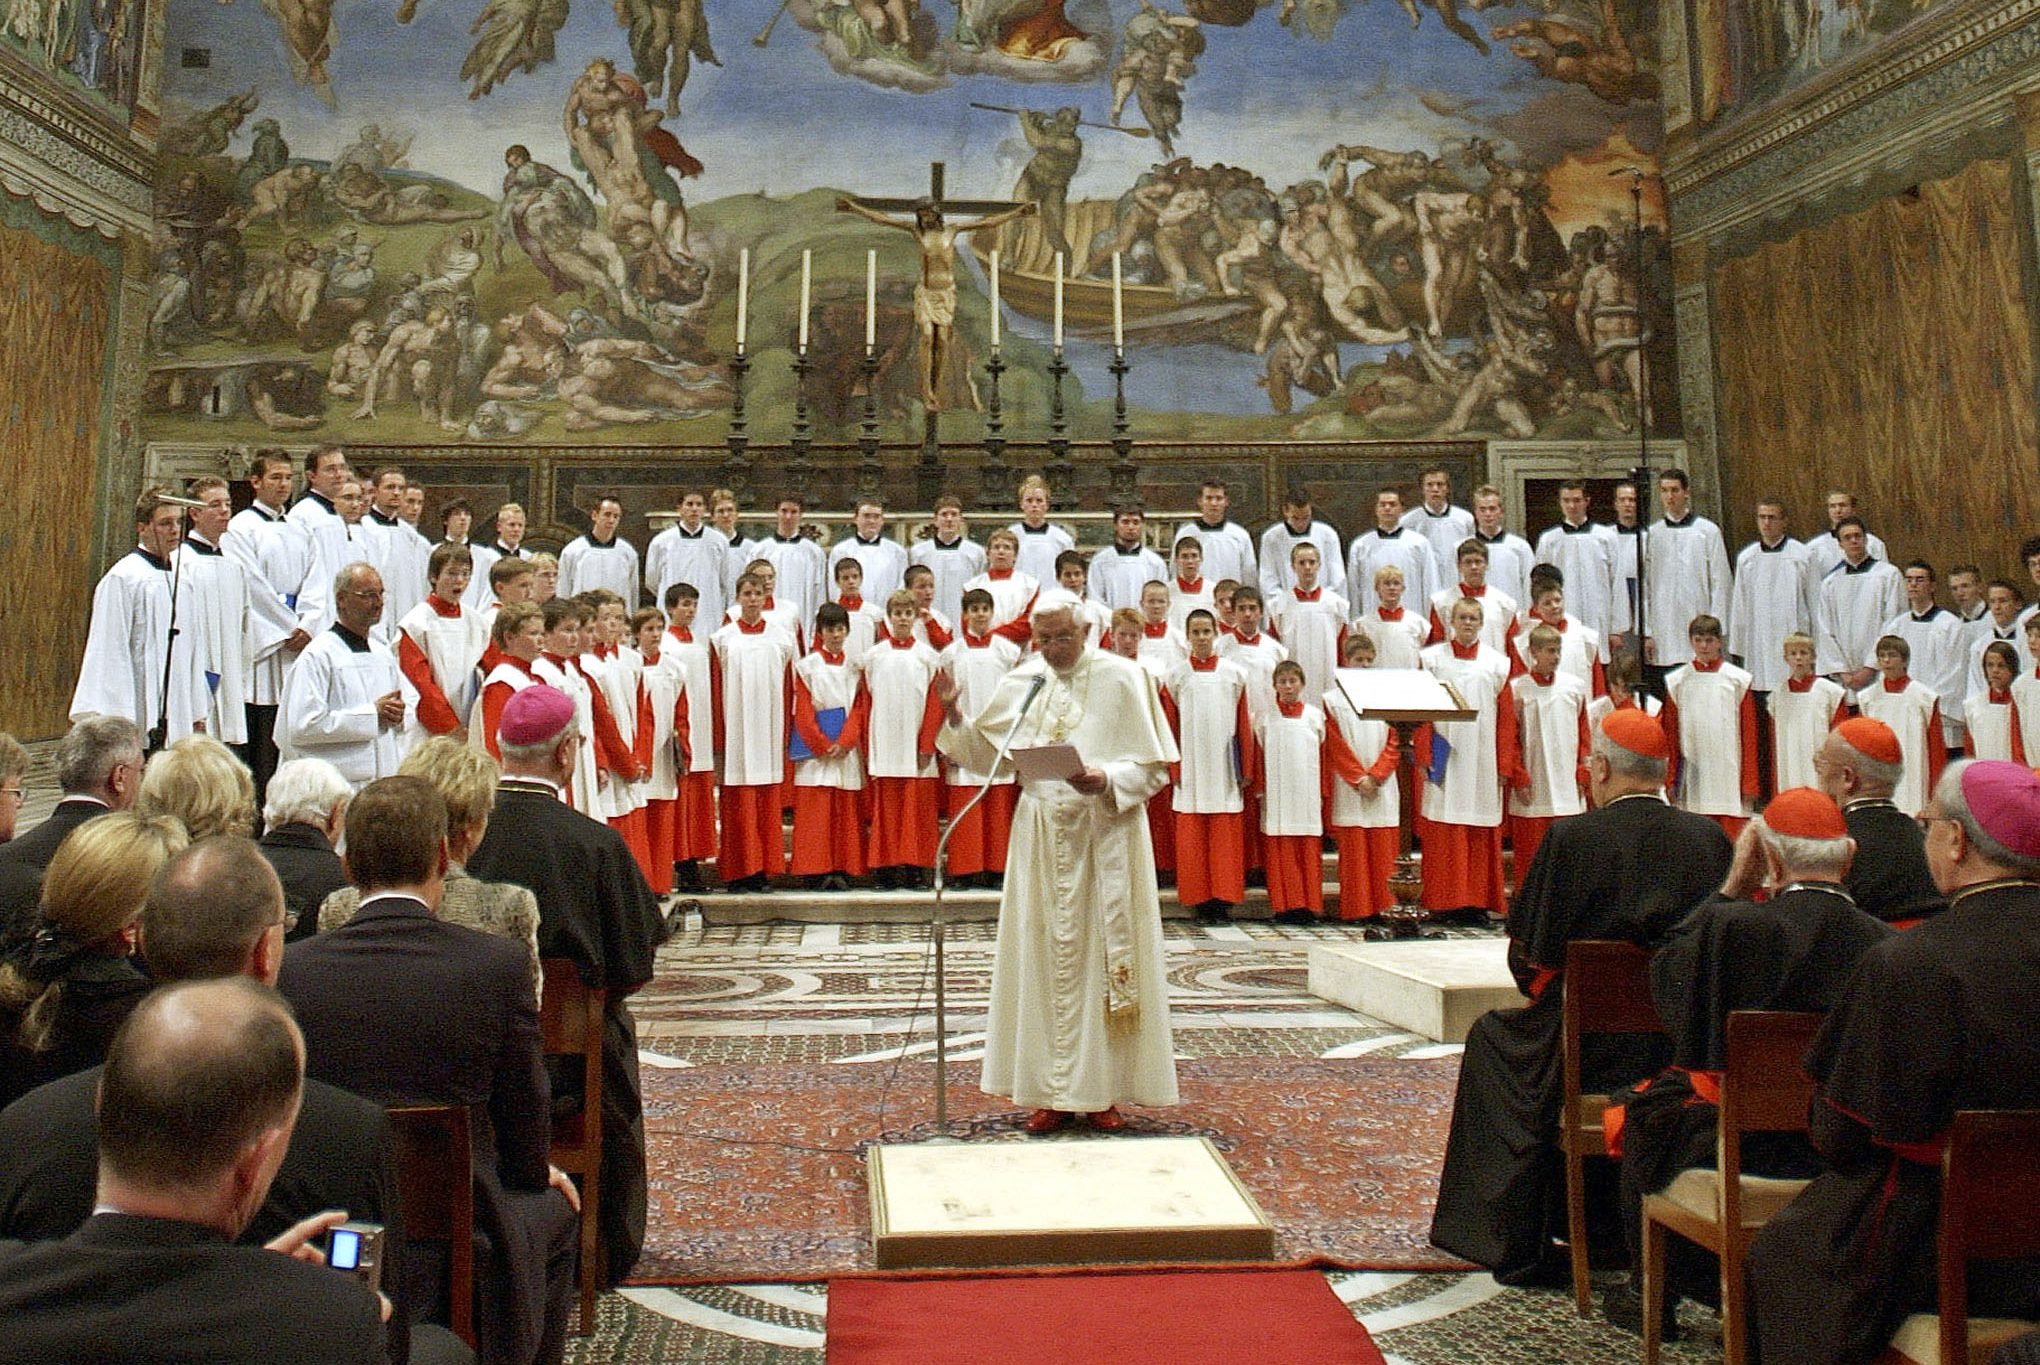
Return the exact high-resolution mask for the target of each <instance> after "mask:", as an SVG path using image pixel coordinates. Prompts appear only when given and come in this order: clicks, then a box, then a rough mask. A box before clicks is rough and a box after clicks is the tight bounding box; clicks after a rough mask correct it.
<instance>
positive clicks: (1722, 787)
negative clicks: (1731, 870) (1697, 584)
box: [1661, 614, 1757, 839]
mask: <svg viewBox="0 0 2040 1365" xmlns="http://www.w3.org/2000/svg"><path fill="white" fill-rule="evenodd" d="M1686 638H1687V641H1688V644H1689V646H1690V648H1691V650H1692V662H1691V663H1687V664H1682V665H1681V666H1679V667H1678V668H1675V669H1673V670H1672V671H1671V672H1670V673H1668V674H1666V675H1665V709H1664V715H1663V717H1662V718H1661V721H1662V724H1663V725H1664V730H1665V737H1666V738H1667V739H1669V740H1670V741H1671V743H1672V770H1671V780H1670V786H1671V790H1672V791H1673V792H1674V793H1675V794H1676V795H1675V796H1674V798H1673V799H1674V802H1675V804H1677V805H1678V807H1679V808H1680V809H1681V810H1689V811H1692V812H1693V813H1694V814H1696V815H1705V816H1707V817H1708V818H1710V819H1712V820H1713V821H1714V822H1715V823H1716V824H1718V825H1720V826H1721V828H1722V829H1723V831H1725V832H1726V833H1727V835H1728V837H1729V838H1731V839H1733V838H1735V837H1736V836H1737V835H1738V834H1741V833H1742V827H1743V826H1744V825H1745V824H1747V823H1748V821H1749V815H1748V812H1749V803H1750V802H1751V801H1753V800H1755V799H1756V795H1757V700H1756V698H1755V697H1753V696H1751V695H1750V682H1751V679H1750V675H1749V674H1748V673H1747V672H1745V671H1744V670H1742V669H1740V668H1737V667H1736V666H1735V665H1734V664H1732V663H1729V662H1728V661H1727V660H1726V659H1724V658H1723V657H1722V642H1721V620H1720V618H1719V617H1715V616H1708V615H1705V614H1703V615H1700V616H1696V617H1694V618H1693V622H1692V624H1691V625H1690V626H1688V627H1687V628H1686Z"/></svg>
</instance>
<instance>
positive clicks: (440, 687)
mask: <svg viewBox="0 0 2040 1365" xmlns="http://www.w3.org/2000/svg"><path fill="white" fill-rule="evenodd" d="M472 564H473V554H472V553H471V552H470V551H469V550H468V548H467V547H466V546H464V545H442V546H440V547H438V548H437V549H435V550H434V551H433V552H432V555H431V558H430V559H429V561H428V562H427V572H428V573H429V574H430V575H431V578H432V591H431V592H429V593H427V594H426V595H425V600H424V601H423V602H420V603H419V604H418V605H417V606H415V607H413V608H411V609H410V610H409V611H408V612H406V613H404V618H403V619H402V620H401V621H399V622H398V623H397V641H396V644H397V667H398V669H399V670H400V671H401V672H402V673H403V675H404V701H405V703H406V710H407V712H408V714H409V716H410V719H409V721H408V723H407V724H406V726H405V729H404V736H405V740H406V742H407V743H408V744H411V745H417V744H422V743H423V742H424V741H425V740H427V739H429V738H431V737H432V736H434V735H452V734H455V733H456V732H457V731H460V730H462V729H463V728H464V727H465V726H466V725H467V720H468V716H469V713H471V712H472V711H473V710H474V705H475V701H476V699H477V698H478V697H479V696H480V695H481V689H480V685H479V681H478V679H479V675H478V674H477V672H476V668H477V666H478V665H479V664H480V663H481V661H482V652H483V651H484V650H485V649H487V648H488V646H489V628H488V626H486V625H484V624H483V621H482V616H481V613H479V612H472V611H469V610H468V609H467V608H466V607H463V606H462V605H461V604H460V600H461V595H462V594H463V593H465V592H466V591H467V584H468V573H469V569H470V566H471V565H472Z"/></svg>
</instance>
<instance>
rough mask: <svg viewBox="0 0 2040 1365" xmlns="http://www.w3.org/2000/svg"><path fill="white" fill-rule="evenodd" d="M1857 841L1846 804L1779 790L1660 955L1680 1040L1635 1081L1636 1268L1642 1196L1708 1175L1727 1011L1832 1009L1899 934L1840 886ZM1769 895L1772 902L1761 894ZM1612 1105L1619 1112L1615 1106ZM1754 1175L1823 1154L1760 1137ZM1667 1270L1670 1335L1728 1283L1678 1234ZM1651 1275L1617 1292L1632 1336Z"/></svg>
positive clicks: (1754, 1146) (1629, 1126)
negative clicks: (1866, 963) (1687, 1309)
mask: <svg viewBox="0 0 2040 1365" xmlns="http://www.w3.org/2000/svg"><path fill="white" fill-rule="evenodd" d="M1855 853H1856V841H1855V840H1854V839H1851V838H1850V837H1849V829H1848V825H1847V824H1846V823H1844V821H1843V819H1842V812H1841V808H1840V807H1838V806H1836V805H1835V803H1834V801H1833V800H1832V799H1830V798H1829V797H1828V796H1827V795H1825V794H1824V793H1822V792H1818V791H1815V790H1814V789H1813V788H1811V787H1793V788H1789V789H1787V790H1785V791H1782V792H1779V793H1778V794H1777V795H1776V796H1774V797H1772V798H1771V801H1770V804H1768V805H1767V806H1765V807H1764V811H1763V813H1762V814H1761V815H1759V816H1757V817H1756V818H1755V819H1753V820H1751V821H1750V823H1749V824H1747V825H1745V826H1744V827H1743V832H1742V835H1741V837H1740V838H1738V839H1737V840H1736V844H1735V862H1734V863H1733V864H1732V865H1731V866H1730V867H1729V870H1728V877H1727V879H1726V880H1725V881H1723V882H1722V884H1721V891H1720V894H1719V896H1718V897H1717V898H1716V899H1714V900H1712V901H1709V902H1708V903H1707V904H1705V905H1703V906H1701V907H1700V908H1699V909H1698V910H1695V911H1694V912H1693V913H1692V914H1690V915H1688V916H1687V917H1686V918H1685V920H1684V921H1683V922H1682V923H1681V924H1680V925H1679V927H1678V928H1676V929H1674V930H1673V931H1672V935H1671V937H1670V938H1669V939H1667V940H1666V941H1665V946H1664V947H1663V948H1661V949H1659V950H1658V953H1657V955H1656V956H1655V957H1653V958H1652V959H1651V965H1650V984H1651V996H1652V998H1653V999H1654V1000H1655V1001H1656V1002H1657V1008H1658V1015H1659V1017H1660V1018H1662V1019H1663V1020H1664V1022H1665V1030H1666V1032H1667V1033H1668V1034H1670V1036H1671V1043H1672V1059H1671V1065H1670V1066H1668V1067H1666V1068H1665V1069H1664V1070H1663V1071H1661V1072H1659V1073H1658V1074H1657V1075H1655V1076H1653V1077H1652V1078H1651V1079H1650V1080H1649V1081H1647V1082H1645V1083H1644V1084H1643V1085H1641V1086H1638V1087H1637V1088H1636V1089H1635V1091H1634V1092H1631V1094H1630V1095H1629V1096H1628V1102H1627V1104H1626V1105H1624V1106H1623V1107H1624V1110H1625V1112H1626V1114H1627V1118H1626V1120H1625V1121H1624V1122H1622V1123H1621V1125H1620V1129H1621V1133H1622V1191H1621V1199H1622V1228H1623V1233H1624V1235H1625V1236H1626V1237H1627V1238H1628V1240H1629V1253H1630V1263H1631V1265H1633V1266H1641V1265H1642V1264H1643V1262H1642V1259H1641V1256H1642V1205H1643V1196H1644V1195H1646V1194H1654V1193H1656V1192H1658V1191H1659V1190H1663V1189H1665V1188H1666V1187H1668V1186H1669V1185H1671V1183H1672V1182H1673V1180H1674V1179H1676V1178H1677V1177H1678V1175H1679V1173H1680V1172H1681V1171H1685V1170H1692V1169H1711V1168H1712V1167H1713V1166H1714V1164H1715V1138H1716V1136H1717V1133H1716V1128H1717V1120H1718V1118H1719V1116H1720V1109H1719V1107H1718V1105H1717V1097H1718V1096H1719V1095H1720V1093H1721V1091H1720V1085H1721V1073H1722V1071H1723V1070H1724V1069H1725V1067H1726V1066H1727V1047H1728V1016H1729V1014H1730V1013H1731V1012H1732V1011H1735V1010H1799V1011H1812V1012H1816V1013H1825V1012H1826V1011H1827V1010H1828V1009H1829V1008H1830V1007H1831V1006H1832V1005H1833V1004H1834V1002H1835V1000H1836V999H1837V998H1838V997H1839V996H1840V995H1841V992H1842V987H1843V986H1844V985H1845V984H1846V983H1847V981H1848V979H1849V973H1850V972H1851V971H1852V970H1853V969H1854V968H1855V965H1856V960H1857V959H1858V958H1860V957H1862V956H1863V954H1864V953H1865V952H1867V951H1869V949H1870V948H1871V947H1872V946H1874V945H1875V944H1877V943H1879V942H1880V941H1882V940H1884V939H1886V938H1889V937H1890V936H1891V933H1892V930H1891V928H1890V926H1888V925H1886V924H1884V923H1882V922H1880V921H1878V920H1875V919H1872V918H1871V917H1870V916H1868V915H1866V914H1864V913H1863V912H1862V911H1861V910H1859V909H1857V908H1856V904H1855V902H1854V901H1853V900H1851V899H1850V898H1849V893H1848V891H1847V890H1846V889H1844V887H1843V885H1842V877H1843V875H1844V874H1845V873H1846V872H1847V871H1848V868H1849V863H1850V860H1851V859H1852V858H1853V857H1854V856H1855ZM1759 893H1763V894H1764V895H1765V897H1766V898H1765V899H1762V900H1758V899H1755V897H1756V896H1757V895H1758V894H1759ZM1610 1107H1611V1108H1613V1107H1614V1106H1612V1105H1611V1106H1610ZM1742 1169H1743V1172H1744V1173H1745V1174H1748V1175H1759V1176H1768V1177H1772V1178H1781V1179H1782V1178H1793V1179H1805V1178H1807V1177H1810V1176H1813V1175H1816V1174H1818V1173H1819V1170H1820V1162H1819V1160H1818V1158H1816V1157H1815V1156H1814V1154H1813V1148H1812V1147H1811V1146H1810V1145H1809V1144H1808V1143H1807V1142H1806V1140H1805V1138H1804V1137H1803V1136H1802V1135H1800V1134H1797V1133H1789V1134H1788V1133H1778V1134H1771V1133H1766V1134H1759V1135H1752V1136H1751V1137H1749V1138H1746V1139H1745V1140H1744V1143H1743V1162H1742ZM1666 1250H1667V1252H1668V1260H1667V1265H1666V1270H1667V1273H1666V1275H1665V1277H1664V1301H1665V1313H1664V1317H1663V1319H1662V1321H1663V1322H1664V1324H1665V1330H1666V1333H1667V1335H1670V1336H1672V1337H1673V1338H1675V1339H1676V1337H1677V1336H1678V1324H1677V1320H1676V1318H1675V1316H1674V1314H1673V1312H1672V1309H1673V1307H1674V1306H1675V1305H1676V1303H1677V1302H1678V1297H1679V1295H1680V1294H1681V1293H1684V1294H1688V1295H1691V1296H1692V1297H1694V1298H1696V1299H1701V1300H1703V1301H1706V1302H1713V1301H1714V1299H1715V1297H1716V1295H1717V1294H1718V1292H1719V1290H1720V1286H1721V1278H1720V1273H1719V1267H1718V1265H1717V1264H1716V1262H1715V1259H1714V1257H1713V1256H1711V1255H1709V1254H1708V1253H1707V1252H1705V1251H1704V1250H1703V1249H1702V1248H1700V1247H1698V1246H1695V1245H1694V1244H1693V1243H1691V1242H1689V1241H1687V1240H1686V1239H1684V1238H1682V1237H1674V1238H1671V1239H1670V1245H1669V1246H1668V1247H1667V1248H1666ZM1641 1288H1642V1285H1641V1283H1640V1281H1638V1280H1636V1279H1632V1280H1631V1281H1629V1282H1624V1283H1621V1284H1617V1285H1614V1286H1611V1287H1610V1288H1609V1290H1608V1293H1607V1295H1606V1296H1605V1297H1604V1298H1603V1299H1602V1309H1603V1312H1604V1314H1605V1315H1606V1317H1607V1319H1608V1321H1610V1322H1611V1323H1614V1324H1615V1325H1616V1326H1618V1327H1626V1328H1628V1329H1630V1330H1631V1331H1636V1330H1640V1329H1641V1326H1642V1322H1643V1299H1642V1295H1641V1292H1640V1291H1641Z"/></svg>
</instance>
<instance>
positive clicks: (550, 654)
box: [531, 597, 608, 821]
mask: <svg viewBox="0 0 2040 1365" xmlns="http://www.w3.org/2000/svg"><path fill="white" fill-rule="evenodd" d="M539 610H540V611H541V612H543V613H544V620H545V648H544V649H543V650H541V651H540V652H539V656H538V659H537V661H536V662H535V663H533V664H532V666H531V673H532V676H533V677H535V678H537V679H538V680H539V681H540V682H542V683H545V684H547V685H548V686H550V687H555V688H558V689H559V690H560V691H561V692H564V693H565V694H566V695H567V697H568V698H569V699H570V700H571V701H572V702H573V703H574V716H575V720H576V723H578V724H579V725H580V727H581V735H582V740H581V743H580V745H579V747H578V748H577V749H576V751H575V753H574V771H573V775H572V776H571V777H570V778H569V779H568V781H567V790H566V792H565V794H564V797H563V799H564V800H565V801H566V802H567V804H568V805H570V806H572V807H573V808H574V809H575V810H577V811H579V812H581V814H583V815H585V816H587V817H588V818H589V819H591V820H604V821H606V820H607V819H608V812H607V810H606V809H605V808H604V804H603V798H602V772H601V770H602V759H601V741H600V739H599V737H598V736H597V735H596V733H595V685H594V684H593V683H591V682H590V681H589V680H588V675H587V674H585V673H583V672H582V671H581V667H580V664H579V662H578V660H579V659H580V657H581V637H582V632H583V629H584V628H585V627H587V626H588V625H589V622H588V618H587V616H586V614H585V613H584V611H583V610H582V607H581V605H580V604H579V603H578V602H576V601H575V600H574V599H573V598H571V597H555V598H554V599H553V600H552V601H550V602H547V603H546V604H545V605H544V606H543V607H541V608H540V609H539ZM590 633H592V631H590Z"/></svg>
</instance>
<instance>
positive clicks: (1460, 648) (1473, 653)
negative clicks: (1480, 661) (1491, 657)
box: [1446, 640, 1480, 659]
mask: <svg viewBox="0 0 2040 1365" xmlns="http://www.w3.org/2000/svg"><path fill="white" fill-rule="evenodd" d="M1446 643H1447V644H1449V645H1451V646H1452V657H1453V658H1455V659H1473V658H1478V657H1479V656H1480V641H1478V640H1475V641H1474V642H1473V643H1472V644H1470V645H1462V644H1460V643H1459V641H1457V640H1448V641H1446Z"/></svg>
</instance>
